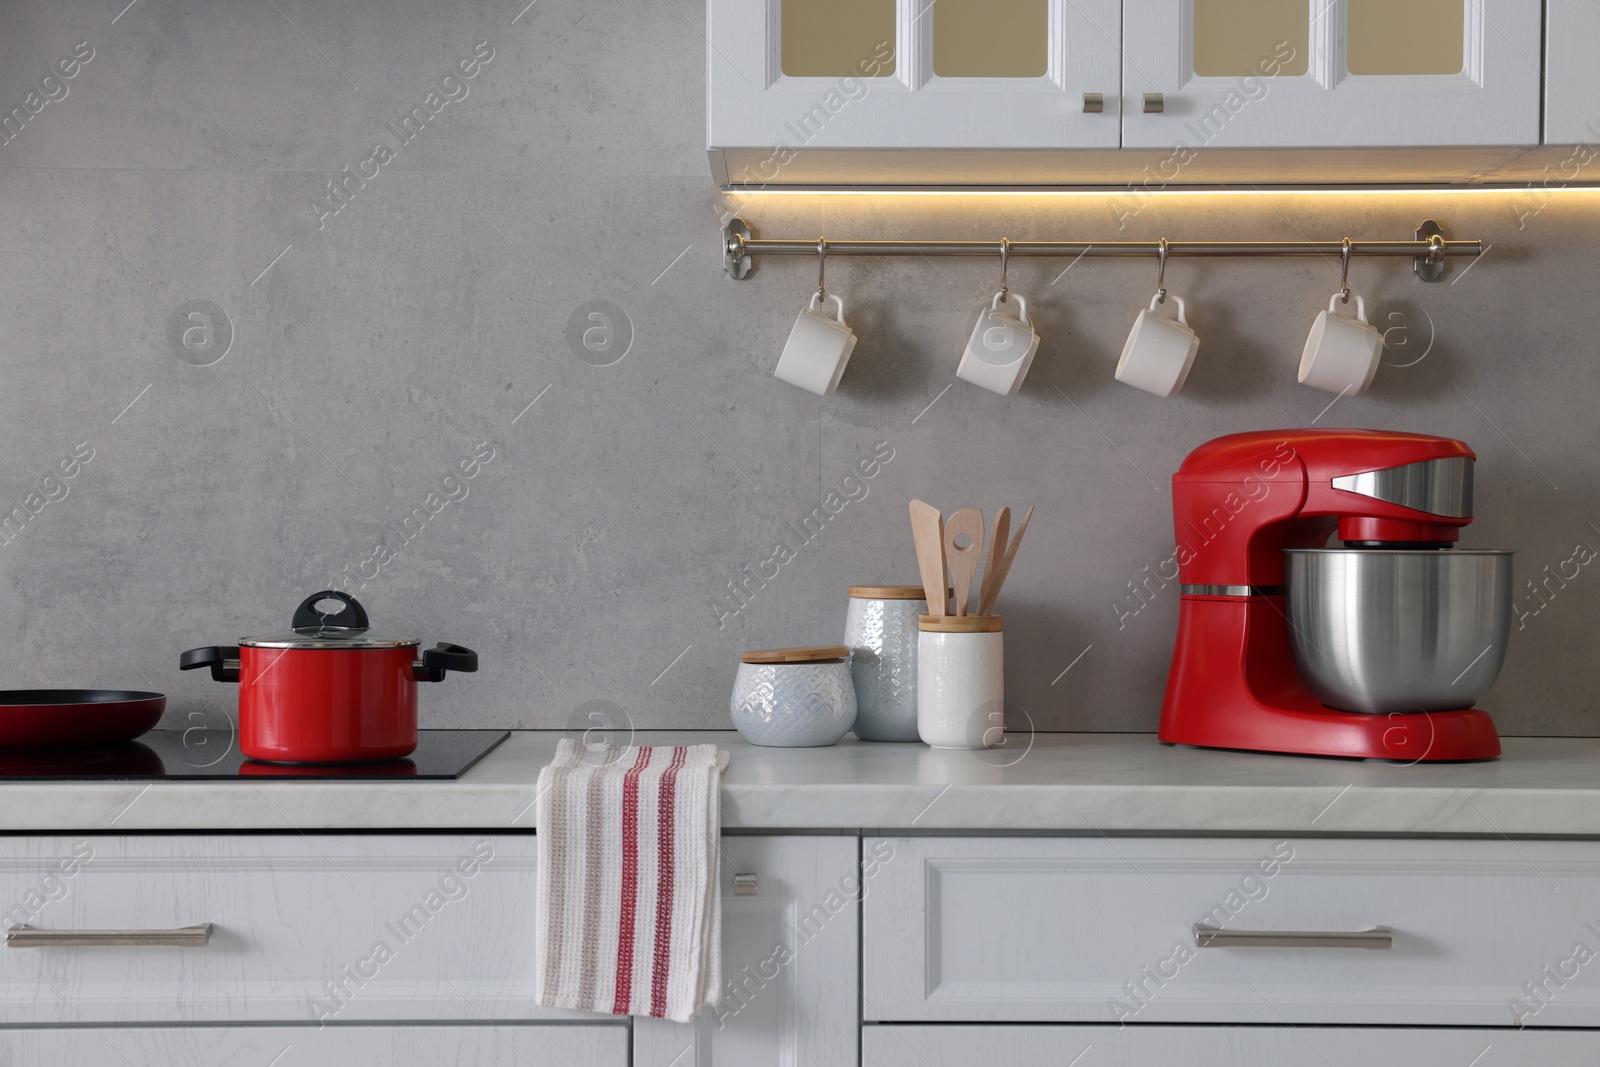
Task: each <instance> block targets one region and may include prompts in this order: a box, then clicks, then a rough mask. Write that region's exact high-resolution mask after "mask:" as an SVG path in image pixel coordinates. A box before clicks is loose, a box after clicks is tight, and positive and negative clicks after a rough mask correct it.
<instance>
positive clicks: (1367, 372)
mask: <svg viewBox="0 0 1600 1067" xmlns="http://www.w3.org/2000/svg"><path fill="white" fill-rule="evenodd" d="M1352 303H1353V304H1354V306H1355V317H1354V318H1349V317H1347V316H1346V315H1342V314H1340V309H1341V307H1342V308H1343V309H1344V310H1345V311H1348V310H1349V309H1350V307H1351V304H1352ZM1382 358H1383V334H1381V333H1379V332H1378V331H1377V329H1376V328H1375V327H1372V326H1369V325H1368V324H1367V307H1366V304H1365V303H1364V302H1363V301H1362V299H1361V298H1360V297H1359V296H1358V297H1354V298H1352V299H1351V301H1350V302H1347V301H1346V300H1345V298H1344V293H1343V292H1338V293H1334V294H1333V299H1332V300H1330V301H1328V310H1327V311H1319V312H1317V321H1316V322H1314V323H1312V325H1311V335H1310V336H1309V337H1307V338H1306V347H1305V351H1303V352H1302V353H1301V354H1300V384H1302V385H1310V386H1314V387H1316V388H1318V389H1326V390H1327V391H1328V392H1330V393H1338V394H1340V395H1341V396H1360V395H1361V394H1362V393H1364V392H1366V391H1367V388H1368V386H1370V385H1371V384H1372V378H1373V376H1374V375H1375V374H1377V373H1378V363H1379V362H1380V361H1381V360H1382Z"/></svg>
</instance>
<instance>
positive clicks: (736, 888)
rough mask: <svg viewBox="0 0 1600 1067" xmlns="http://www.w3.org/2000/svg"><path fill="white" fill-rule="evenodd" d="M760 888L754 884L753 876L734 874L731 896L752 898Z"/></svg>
mask: <svg viewBox="0 0 1600 1067" xmlns="http://www.w3.org/2000/svg"><path fill="white" fill-rule="evenodd" d="M758 889H760V886H759V885H757V883H756V876H755V875H753V874H736V875H734V876H733V895H734V896H736V897H753V896H755V895H756V892H757V890H758Z"/></svg>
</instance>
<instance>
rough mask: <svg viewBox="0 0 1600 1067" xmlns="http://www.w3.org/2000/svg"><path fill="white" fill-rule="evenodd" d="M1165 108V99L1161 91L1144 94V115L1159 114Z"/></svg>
mask: <svg viewBox="0 0 1600 1067" xmlns="http://www.w3.org/2000/svg"><path fill="white" fill-rule="evenodd" d="M1166 109H1167V100H1166V97H1165V96H1163V95H1162V94H1161V93H1145V94H1144V113H1145V114H1146V115H1159V114H1160V113H1161V112H1163V111H1165V110H1166Z"/></svg>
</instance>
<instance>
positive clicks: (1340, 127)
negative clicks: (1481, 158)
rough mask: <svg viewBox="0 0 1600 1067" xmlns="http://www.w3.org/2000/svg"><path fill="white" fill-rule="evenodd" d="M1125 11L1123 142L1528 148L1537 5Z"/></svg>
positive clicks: (1151, 5) (1158, 4)
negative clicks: (1513, 146) (1512, 146)
mask: <svg viewBox="0 0 1600 1067" xmlns="http://www.w3.org/2000/svg"><path fill="white" fill-rule="evenodd" d="M1574 2H1584V3H1585V6H1586V7H1587V6H1592V5H1589V4H1587V2H1586V0H1574ZM1123 8H1124V17H1123V43H1124V63H1123V89H1124V93H1125V96H1126V100H1125V102H1124V109H1123V137H1122V144H1123V146H1124V147H1128V148H1171V149H1174V150H1181V151H1185V152H1186V153H1192V154H1197V153H1200V152H1202V151H1203V150H1205V149H1208V148H1247V147H1248V148H1323V147H1382V146H1422V145H1536V144H1538V143H1539V138H1540V129H1539V114H1540V99H1541V96H1542V86H1541V73H1542V69H1541V64H1542V55H1541V27H1542V21H1543V3H1542V0H1403V2H1396V0H1124V3H1123ZM1585 40H1586V47H1588V48H1589V49H1590V50H1591V51H1592V47H1593V43H1594V37H1593V34H1592V33H1591V34H1590V35H1589V37H1588V38H1586V39H1585ZM1586 63H1587V54H1586Z"/></svg>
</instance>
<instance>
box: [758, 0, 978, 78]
mask: <svg viewBox="0 0 1600 1067" xmlns="http://www.w3.org/2000/svg"><path fill="white" fill-rule="evenodd" d="M945 2H946V3H948V2H950V0H945ZM894 9H895V0H781V4H780V12H781V14H780V20H779V22H780V24H779V30H778V32H779V65H780V67H781V69H782V70H783V73H784V74H785V75H787V76H788V77H791V78H846V77H873V78H887V77H889V76H890V75H892V74H894V43H895V13H894ZM885 56H887V57H888V58H887V59H885V58H884V57H885Z"/></svg>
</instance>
